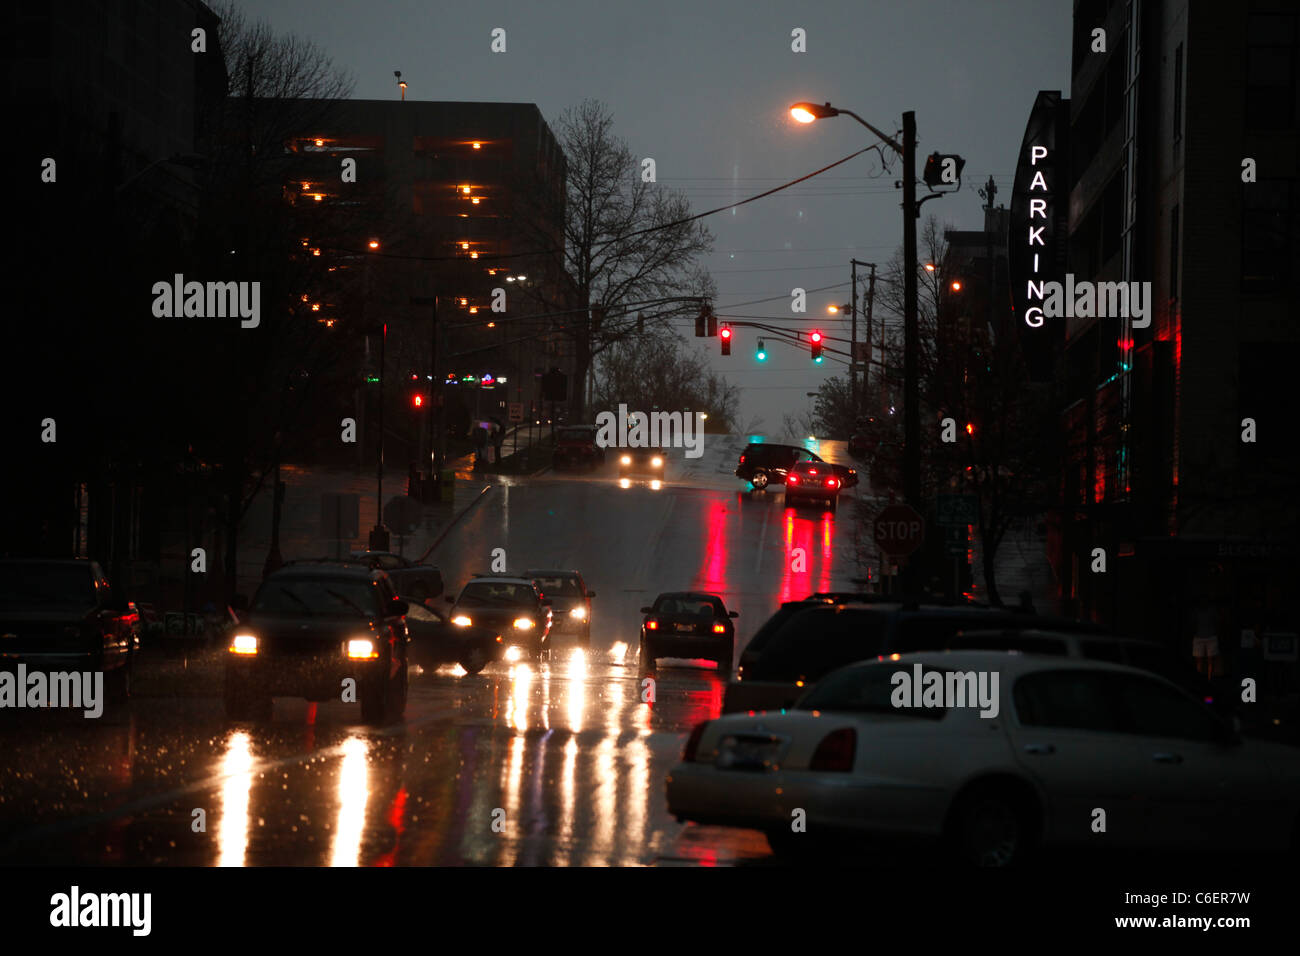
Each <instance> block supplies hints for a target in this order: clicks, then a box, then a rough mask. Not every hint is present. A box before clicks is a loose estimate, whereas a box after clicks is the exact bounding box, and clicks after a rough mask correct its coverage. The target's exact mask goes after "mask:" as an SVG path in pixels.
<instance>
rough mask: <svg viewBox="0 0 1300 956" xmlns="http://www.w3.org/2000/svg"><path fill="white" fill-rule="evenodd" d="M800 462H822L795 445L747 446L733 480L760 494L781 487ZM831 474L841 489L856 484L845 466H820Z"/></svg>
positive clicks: (854, 475)
mask: <svg viewBox="0 0 1300 956" xmlns="http://www.w3.org/2000/svg"><path fill="white" fill-rule="evenodd" d="M800 461H818V462H820V461H822V459H821V458H820V457H819V456H818V455H815V454H813V453H812V452H810V451H809V450H808V449H806V448H800V447H799V446H798V445H778V444H774V443H772V442H750V443H749V444H748V445H746V446H745V450H744V452H743V453H742V454H741V456H740V461H739V462H737V464H736V477H737V478H744V479H745V480H746V481H748V482H749V483H750V484H751V485H752V486H753V487H754V489H755V490H758V491H761V490H762V489H764V488H766V487H767V486H768V485H769V484H778V485H782V484H785V476H786V475H787V474H788V473H789V471H790V469H791V468H793V467H794V466H795V463H796V462H800ZM823 464H825V465H826V467H827V468H830V469H831V470H833V471H834V472H835V477H836V478H837V479H839V482H840V487H841V488H852V487H853V486H854V485H856V484H857V483H858V472H857V469H855V468H850V467H849V466H848V465H833V464H831V463H830V462H823Z"/></svg>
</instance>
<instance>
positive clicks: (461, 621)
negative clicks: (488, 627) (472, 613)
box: [451, 614, 474, 627]
mask: <svg viewBox="0 0 1300 956" xmlns="http://www.w3.org/2000/svg"><path fill="white" fill-rule="evenodd" d="M451 623H453V624H455V625H456V626H457V627H469V626H470V625H471V624H473V623H474V622H473V621H472V620H470V619H469V618H468V617H466V616H465V615H464V614H457V615H456V616H455V617H453V618H452V619H451Z"/></svg>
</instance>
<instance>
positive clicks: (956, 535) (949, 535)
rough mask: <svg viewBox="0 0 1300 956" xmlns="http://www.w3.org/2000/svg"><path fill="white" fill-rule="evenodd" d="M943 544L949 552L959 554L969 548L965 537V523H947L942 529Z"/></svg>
mask: <svg viewBox="0 0 1300 956" xmlns="http://www.w3.org/2000/svg"><path fill="white" fill-rule="evenodd" d="M943 530H944V545H945V546H946V548H947V551H948V553H949V554H953V555H960V554H965V553H966V552H967V551H969V550H970V542H969V541H968V540H967V537H966V526H965V525H949V526H947V527H945V528H944V529H943Z"/></svg>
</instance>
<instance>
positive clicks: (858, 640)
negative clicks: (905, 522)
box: [722, 599, 1105, 713]
mask: <svg viewBox="0 0 1300 956" xmlns="http://www.w3.org/2000/svg"><path fill="white" fill-rule="evenodd" d="M1035 627H1037V628H1050V629H1053V630H1062V631H1086V632H1091V633H1103V634H1104V633H1105V632H1104V631H1102V630H1101V628H1100V627H1099V626H1098V625H1096V624H1093V623H1091V622H1087V621H1071V620H1068V619H1065V618H1052V617H1045V616H1039V615H1035V614H1025V613H1023V612H1019V611H1012V610H1008V609H1004V608H992V607H987V606H981V605H971V604H938V603H924V602H920V601H902V600H897V599H895V600H893V601H871V602H870V603H866V602H862V603H845V604H822V603H819V602H813V601H807V602H804V607H803V608H802V609H800V610H797V611H795V612H794V613H791V614H790V615H789V617H788V618H787V619H786V620H785V622H784V623H783V624H782V625H781V626H780V627H779V628H778V629H776V630H775V631H774V632H769V633H768V634H767V635H765V636H764V639H763V641H762V642H758V641H757V640H755V641H751V642H750V643H749V645H748V646H746V647H745V649H744V652H743V653H742V654H741V655H740V662H739V666H738V667H737V669H736V677H735V680H732V681H730V682H729V683H728V684H727V689H726V692H725V694H724V696H723V699H722V711H723V713H731V712H733V711H741V710H745V711H747V710H780V709H781V708H783V707H785V708H788V707H791V706H793V704H794V702H795V701H796V700H797V699H798V698H799V696H800V695H801V694H803V693H805V692H807V690H808V689H809V688H810V687H812V686H813V684H815V683H816V682H817V681H818V680H820V679H821V677H822V676H823V675H824V674H828V673H830V672H831V671H833V670H835V669H836V668H838V667H843V666H844V665H846V664H852V663H854V662H856V661H864V660H870V659H871V658H874V657H881V656H885V655H888V654H907V653H910V652H915V651H929V650H940V649H942V648H945V647H947V646H948V642H949V641H950V640H951V639H952V638H953V636H954V635H955V634H956V633H957V632H958V631H962V630H973V629H982V630H986V629H989V628H1000V629H1005V630H1026V629H1029V628H1035Z"/></svg>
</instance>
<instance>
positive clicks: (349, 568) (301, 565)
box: [267, 561, 387, 580]
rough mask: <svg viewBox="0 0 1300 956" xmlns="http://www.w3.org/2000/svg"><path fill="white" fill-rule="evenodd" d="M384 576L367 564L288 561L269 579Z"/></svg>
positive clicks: (268, 577) (381, 572)
mask: <svg viewBox="0 0 1300 956" xmlns="http://www.w3.org/2000/svg"><path fill="white" fill-rule="evenodd" d="M379 575H384V576H385V577H386V576H387V575H385V574H384V572H383V571H382V570H380V569H379V568H372V567H371V566H370V565H369V564H360V563H357V562H351V561H290V562H288V563H287V564H285V565H283V566H282V567H280V568H278V569H277V570H275V571H272V572H271V574H269V575H267V579H268V580H269V579H270V578H315V577H331V578H346V577H354V578H355V577H364V578H366V579H367V580H370V579H371V578H372V577H376V576H379Z"/></svg>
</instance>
